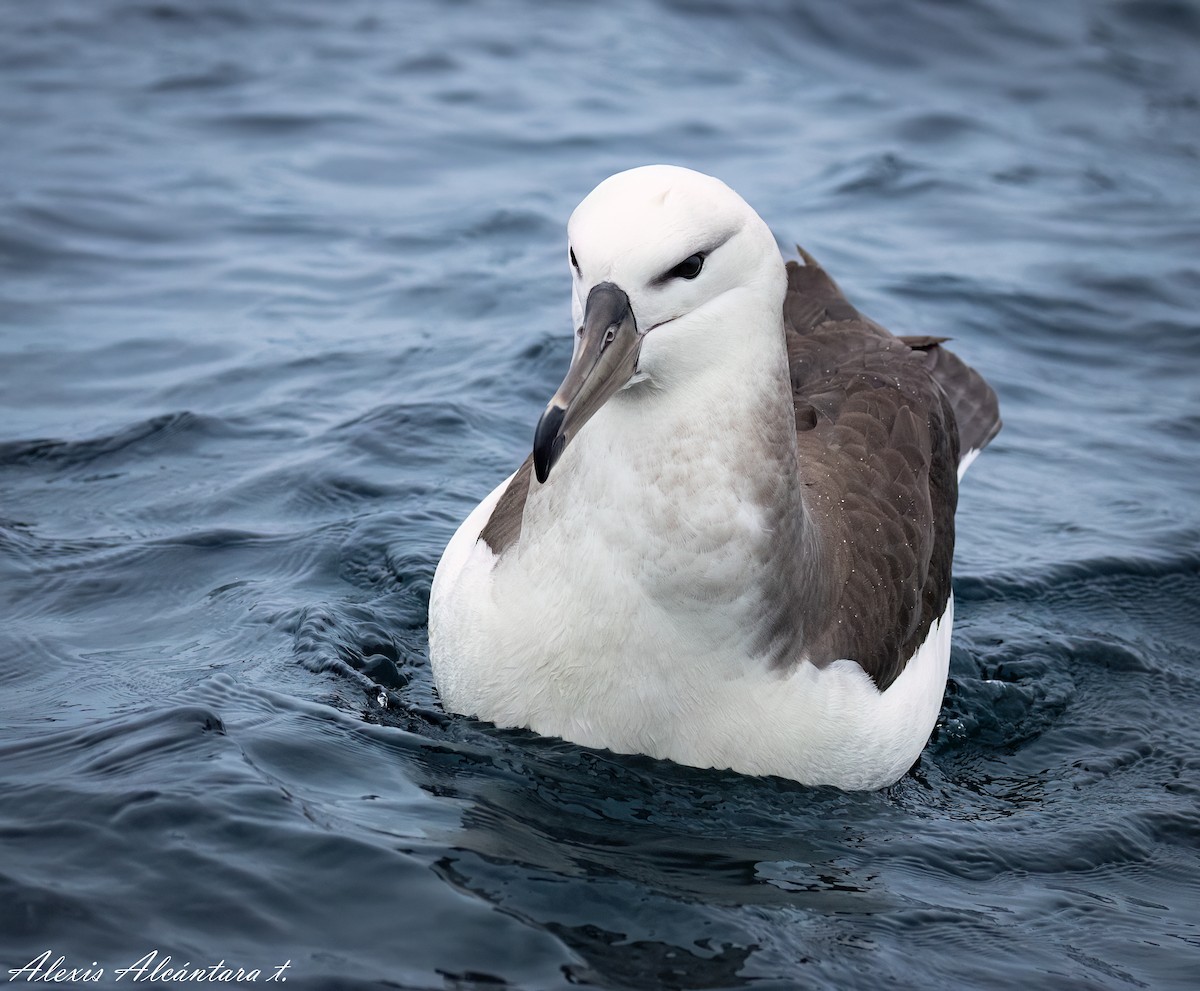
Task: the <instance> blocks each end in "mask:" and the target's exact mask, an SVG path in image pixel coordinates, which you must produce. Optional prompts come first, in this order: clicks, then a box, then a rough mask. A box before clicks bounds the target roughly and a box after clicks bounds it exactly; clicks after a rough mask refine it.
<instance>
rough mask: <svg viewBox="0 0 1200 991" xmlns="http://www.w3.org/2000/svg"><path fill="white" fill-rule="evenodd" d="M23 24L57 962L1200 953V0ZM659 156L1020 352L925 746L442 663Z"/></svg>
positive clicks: (46, 910)
mask: <svg viewBox="0 0 1200 991" xmlns="http://www.w3.org/2000/svg"><path fill="white" fill-rule="evenodd" d="M0 27H2V30H0V128H2V130H0V134H2V137H0V409H2V413H0V620H2V622H0V966H2V969H0V983H6V982H7V983H10V984H12V985H14V986H16V985H18V984H25V982H26V980H27V978H29V977H30V976H31V975H32V973H33V970H32V968H26V965H27V964H28V963H29V962H30V961H34V960H38V959H41V960H42V963H43V964H44V965H45V968H46V969H51V968H52V965H53V964H54V961H55V960H56V959H57V958H59V957H61V958H62V963H61V964H59V967H60V968H61V969H62V970H63V971H64V972H66V971H69V970H70V969H75V970H76V974H75V975H74V977H71V976H70V975H69V973H68V974H66V975H65V976H66V977H67V979H66V981H65V982H63V983H62V984H60V986H71V985H72V984H74V985H75V986H89V987H94V986H112V987H119V986H124V985H126V984H134V983H144V984H150V983H151V981H150V975H151V974H152V973H153V966H154V965H157V964H162V963H163V960H164V958H166V957H167V956H170V958H171V962H170V963H169V964H166V965H165V966H166V967H167V968H180V967H184V966H185V965H186V967H187V968H190V969H191V970H200V969H204V970H205V972H206V973H207V972H208V971H207V968H210V967H214V965H218V964H220V963H221V962H222V961H224V965H225V967H227V968H231V970H230V973H231V975H232V976H234V977H236V968H239V967H240V968H242V970H243V971H244V972H245V974H244V975H243V980H242V981H241V985H242V986H246V987H250V986H263V985H265V984H267V982H268V979H269V978H271V977H272V976H274V975H278V976H280V977H286V978H287V982H288V983H287V986H288V987H290V988H302V989H303V988H312V989H323V988H383V987H392V988H395V987H400V988H497V987H512V988H520V989H541V988H562V987H566V986H568V985H582V986H596V987H605V988H647V989H652V988H734V987H740V986H745V985H752V986H755V987H758V988H792V987H804V988H809V987H811V988H836V989H847V988H872V989H873V988H878V987H885V986H886V987H898V988H920V989H922V991H928V989H930V988H947V989H949V988H954V989H958V988H1011V987H1038V988H1040V987H1047V988H1049V987H1053V988H1088V989H1090V988H1154V989H1158V988H1185V987H1195V986H1196V982H1197V979H1198V978H1197V975H1198V974H1200V802H1198V798H1200V719H1197V711H1198V707H1200V468H1198V465H1200V317H1198V314H1200V57H1197V51H1198V50H1200V6H1198V5H1197V4H1196V3H1194V2H1186V0H1142V2H1137V0H1126V2H1113V0H1093V2H1084V0H1065V2H1062V3H1033V2H1027V3H1018V2H1002V0H966V2H962V3H947V2H939V0H904V2H883V0H854V2H849V3H841V4H832V3H830V4H817V3H799V2H796V3H789V2H783V0H765V2H762V3H756V4H752V5H751V4H738V3H734V2H732V0H728V2H721V0H696V2H686V3H685V2H673V0H614V2H610V3H606V4H593V5H582V4H572V3H565V2H563V3H545V4H542V3H533V2H528V3H521V2H516V0H454V2H432V0H430V2H416V0H412V2H393V3H386V2H368V0H341V2H338V3H323V2H318V0H310V2H284V0H258V2H253V3H252V2H250V0H196V2H191V0H158V2H149V0H148V2H134V0H38V2H26V3H20V2H9V3H6V4H4V5H3V6H2V7H0ZM655 161H669V162H676V163H680V164H685V165H689V166H692V167H694V168H699V169H702V170H705V171H708V172H711V173H713V174H716V175H719V176H721V177H722V178H723V179H725V180H726V181H727V182H729V183H730V184H731V185H732V186H733V187H734V188H736V189H738V190H739V191H740V192H741V193H742V194H743V195H744V196H745V197H746V198H747V199H748V200H749V201H750V202H751V204H752V205H754V206H755V207H756V208H757V209H758V210H759V212H760V213H761V214H762V215H763V216H764V218H766V219H767V221H768V222H769V223H770V224H771V225H772V227H773V229H774V230H775V231H776V233H777V235H778V237H779V239H780V242H781V244H782V245H783V246H784V247H785V248H787V247H789V246H790V245H791V244H794V243H797V242H798V243H801V244H803V245H804V246H805V247H806V248H807V249H808V250H810V251H811V252H813V253H814V254H815V255H816V256H817V257H818V258H820V259H821V260H822V261H823V262H824V263H825V264H826V265H827V267H828V268H829V269H830V271H831V273H832V274H833V275H834V276H835V278H837V279H838V280H839V281H840V282H841V284H842V285H843V287H844V288H845V289H846V290H847V292H848V294H849V295H850V296H851V298H852V299H853V301H854V302H856V303H857V304H858V305H859V306H860V308H862V309H863V310H864V311H866V312H868V313H869V314H871V315H872V316H874V317H875V318H876V319H878V320H880V321H882V322H883V323H884V324H886V325H887V326H889V327H891V328H892V329H893V330H895V331H896V332H898V333H911V334H937V335H944V336H951V337H953V338H954V344H953V345H952V346H953V347H954V348H955V349H956V350H957V352H958V353H959V354H960V355H962V356H963V357H964V358H965V359H966V360H968V361H969V362H971V363H972V364H974V365H975V366H976V367H977V368H979V369H980V370H981V371H983V372H984V374H985V375H986V376H987V377H988V378H989V380H990V381H991V382H992V383H993V384H994V385H995V387H996V388H997V390H998V392H999V394H1000V396H1001V402H1002V406H1003V414H1004V418H1005V422H1006V426H1005V430H1004V432H1003V433H1002V434H1001V435H1000V437H999V438H998V439H997V440H996V442H995V443H994V444H993V446H992V447H991V448H990V449H989V450H988V451H986V452H985V453H984V455H983V456H982V457H981V458H980V459H979V460H978V461H977V462H976V463H975V465H974V466H973V467H972V469H971V471H970V472H969V474H968V476H967V478H966V480H965V482H964V485H963V489H962V495H961V500H960V509H959V515H958V522H959V541H958V558H957V561H956V579H955V590H956V595H957V619H958V624H957V628H956V634H955V636H956V639H955V647H954V653H953V659H952V664H951V678H950V684H949V686H948V689H947V695H946V702H945V707H944V710H943V714H942V718H941V720H940V722H939V725H938V727H937V730H936V732H935V735H934V738H933V741H932V742H931V745H930V747H929V748H928V750H927V751H926V753H925V754H924V756H923V757H922V759H921V761H920V763H919V764H918V766H917V767H916V768H915V769H914V771H913V772H912V773H911V774H910V775H909V776H907V777H905V778H904V779H902V780H901V781H900V782H899V783H898V784H897V785H895V786H894V787H892V788H890V789H887V790H885V791H882V792H878V793H872V794H842V793H839V792H836V791H833V790H829V789H809V788H803V787H800V786H798V785H795V784H791V783H788V782H784V781H779V780H773V779H766V780H759V779H752V778H746V777H740V776H738V775H735V774H731V773H725V772H717V771H703V770H696V769H688V768H681V767H677V766H674V765H671V764H668V763H661V762H655V761H652V760H649V759H646V758H639V757H624V756H616V755H613V754H610V753H605V752H597V751H591V750H586V749H582V748H579V747H575V746H572V745H569V744H565V743H563V742H561V741H557V740H548V739H540V738H537V737H535V736H533V735H531V734H528V733H524V732H515V731H499V730H496V729H495V728H493V727H490V726H488V725H485V724H480V723H476V722H473V721H471V720H467V719H461V718H447V717H445V716H444V715H443V714H442V713H441V711H440V709H439V707H438V703H437V699H436V694H435V692H434V689H433V685H432V680H431V678H430V674H429V667H428V661H427V636H426V625H425V624H426V606H427V599H428V593H429V585H430V581H431V578H432V575H433V570H434V567H435V565H436V562H437V560H438V557H439V555H440V553H441V550H442V548H443V547H444V545H445V543H446V541H447V540H448V539H449V537H450V535H451V533H452V532H453V530H454V528H455V527H456V525H457V523H458V522H459V521H460V520H461V519H462V518H463V517H464V516H465V515H466V513H467V512H468V511H469V510H470V508H471V507H472V506H474V504H475V503H476V502H477V501H478V500H479V499H480V498H482V496H483V495H484V494H485V493H487V492H488V491H489V490H490V489H491V488H492V487H493V485H495V484H496V483H497V482H498V481H499V480H500V479H501V478H503V477H504V476H505V475H506V474H507V473H508V472H509V471H511V470H512V468H513V467H514V466H515V465H517V464H518V463H519V461H520V460H521V459H522V458H523V457H524V455H525V454H526V453H527V451H528V449H529V445H530V441H531V436H532V430H533V425H534V423H535V422H536V419H537V416H538V414H539V412H540V410H541V408H542V406H543V404H544V403H545V401H546V400H547V398H548V397H549V395H550V394H551V393H552V392H553V390H554V388H555V387H556V385H557V383H558V381H559V380H560V378H561V376H562V374H563V372H564V370H565V367H566V364H567V360H568V357H569V354H570V347H571V345H570V323H569V320H570V317H569V308H568V286H569V278H568V272H567V267H566V262H565V260H564V253H565V252H564V246H565V239H564V233H563V231H564V224H565V221H566V218H567V216H568V215H569V213H570V211H571V209H572V208H573V207H574V205H575V204H576V203H577V202H578V200H579V199H581V198H582V197H583V196H584V195H585V194H586V193H587V192H588V191H589V190H590V189H591V188H592V186H594V185H595V183H596V182H598V181H599V180H600V179H602V178H603V177H605V176H606V175H608V174H610V173H612V172H614V171H617V170H619V169H622V168H626V167H630V166H633V165H638V164H643V163H646V162H655ZM47 951H49V955H48V956H47V957H45V958H43V957H42V955H43V954H44V953H47ZM139 961H140V962H141V963H139ZM284 965H287V966H286V970H278V969H277V968H281V967H283V966H284ZM139 967H141V968H142V969H140V970H139V969H137V968H139ZM13 971H16V974H15V975H14V974H13V973H11V972H13ZM101 971H102V973H100V972H101ZM122 971H124V976H123V977H121V972H122ZM255 971H258V972H259V973H258V975H257V980H253V979H252V978H254V977H255V974H254V972H255ZM85 972H87V973H85ZM42 973H44V971H43V972H42ZM89 973H90V976H93V977H96V978H98V981H97V982H96V983H87V984H84V979H85V978H86V977H87V976H89ZM167 973H168V971H167V970H160V971H159V972H158V976H159V977H160V978H161V977H163V976H166V975H167ZM212 973H213V974H214V975H215V976H214V977H213V978H211V979H210V982H211V981H212V980H215V979H216V978H217V977H221V976H223V972H222V971H220V969H219V968H218V969H216V970H214V971H213V972H212ZM60 976H62V975H60ZM184 976H188V975H187V973H186V972H185V973H184ZM118 977H121V979H120V980H118ZM139 979H140V980H139ZM273 983H276V984H278V983H280V982H273ZM43 986H44V985H43ZM182 986H200V981H199V980H198V979H197V980H194V981H192V982H189V983H186V984H183V985H182ZM226 986H229V983H228V982H227V983H226Z"/></svg>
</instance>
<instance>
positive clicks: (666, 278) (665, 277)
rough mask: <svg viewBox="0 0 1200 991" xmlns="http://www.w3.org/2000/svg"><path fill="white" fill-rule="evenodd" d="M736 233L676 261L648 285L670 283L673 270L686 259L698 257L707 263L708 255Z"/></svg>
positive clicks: (733, 232) (729, 234)
mask: <svg viewBox="0 0 1200 991" xmlns="http://www.w3.org/2000/svg"><path fill="white" fill-rule="evenodd" d="M736 233H737V231H730V232H729V233H728V234H726V235H725V236H724V237H721V238H718V239H717V240H716V241H715V242H713V243H712V244H711V246H710V247H707V248H700V249H698V250H696V251H693V252H692V253H691V254H690V255H687V256H685V257H684V258H681V259H679V261H677V262H676V263H675V264H674V265H672V266H671V267H670V268H669V269H667V270H666V271H665V272H663V274H662V275H660V276H659V277H658V278H657V279H655V280H654V281H653V282H651V283H650V285H652V286H662V285H666V283H668V282H670V281H671V273H672V272H674V271H675V269H676V268H678V267H679V266H680V265H682V264H683V263H684V262H685V261H687V260H688V258H691V257H692V255H699V256H700V257H701V258H703V259H704V260H706V261H707V260H708V256H709V255H711V254H712V253H713V252H714V251H716V250H717V249H718V248H720V247H721V246H722V245H723V244H724V243H725V242H726V241H728V240H729V239H730V238H731V237H733V235H734V234H736Z"/></svg>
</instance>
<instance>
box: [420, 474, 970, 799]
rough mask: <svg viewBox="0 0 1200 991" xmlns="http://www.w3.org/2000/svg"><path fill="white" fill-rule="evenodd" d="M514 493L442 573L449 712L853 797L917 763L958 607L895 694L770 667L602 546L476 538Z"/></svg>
mask: <svg viewBox="0 0 1200 991" xmlns="http://www.w3.org/2000/svg"><path fill="white" fill-rule="evenodd" d="M507 484H508V482H507V481H506V482H505V483H504V484H503V485H501V486H500V487H498V488H497V489H496V491H494V492H493V493H492V494H491V495H490V496H489V497H488V499H486V500H485V501H484V502H483V503H482V504H480V506H479V507H478V508H477V509H476V510H475V512H473V513H472V514H471V516H470V517H469V518H468V519H467V520H466V522H464V523H463V525H462V527H460V528H459V531H458V532H457V533H456V534H455V536H454V538H453V539H452V540H451V542H450V545H449V546H448V547H447V549H446V553H445V554H444V555H443V557H442V560H441V562H440V564H439V565H438V569H437V573H436V575H435V576H434V582H433V588H432V591H431V595H430V624H429V631H430V660H431V664H432V667H433V674H434V679H435V681H436V683H437V686H438V691H439V693H440V694H441V698H442V702H443V704H444V705H445V707H446V708H447V709H448V710H450V711H452V712H458V713H462V714H464V715H471V716H475V717H478V718H480V719H484V720H487V721H490V722H494V723H496V724H497V725H500V726H512V727H527V728H529V729H532V730H534V731H535V732H538V733H541V734H543V735H547V736H559V737H563V738H565V739H567V740H571V741H573V742H575V743H579V744H582V745H585V746H591V747H601V748H608V749H611V750H614V751H617V752H621V753H644V754H648V755H650V756H653V757H658V758H665V759H670V760H674V761H677V762H679V763H682V764H689V765H693V766H697V767H720V768H730V769H732V770H735V771H740V772H742V773H746V774H775V775H780V776H782V777H787V778H792V779H795V780H798V781H801V782H803V783H806V784H812V785H817V784H829V785H835V786H837V787H840V788H847V789H871V788H879V787H883V786H884V785H888V784H891V783H892V782H894V781H895V780H897V779H898V778H899V777H900V776H901V775H902V774H904V772H905V771H906V770H908V768H909V767H910V766H911V765H912V764H913V762H914V761H916V759H917V757H918V756H919V755H920V753H921V750H922V749H923V748H924V746H925V743H926V741H927V740H928V737H929V734H930V732H931V731H932V729H933V726H934V723H935V722H936V720H937V715H938V712H939V710H940V708H941V702H942V695H943V691H944V688H945V683H946V673H947V668H948V664H949V657H950V629H951V625H952V622H953V600H950V601H949V602H948V603H947V607H946V612H945V613H944V615H943V616H942V617H941V618H940V619H939V621H938V622H936V623H935V624H934V625H933V626H932V627H931V629H930V633H929V637H928V639H927V640H926V642H925V643H924V644H923V645H922V646H921V647H920V648H919V649H918V650H917V651H916V653H915V654H914V656H913V657H912V659H911V660H910V661H909V662H908V664H907V666H906V667H905V669H904V671H903V672H902V673H901V675H900V676H899V677H898V678H897V679H896V680H895V681H894V682H893V683H892V685H891V686H890V687H889V688H888V689H887V691H885V692H880V691H878V690H877V689H876V688H875V685H874V683H873V682H872V681H871V680H870V678H869V677H867V675H866V674H865V673H864V672H863V670H862V668H860V667H859V666H858V664H856V663H855V662H853V661H851V660H842V661H835V662H834V663H832V664H830V665H827V666H826V667H824V668H817V667H815V666H814V665H812V664H809V663H806V662H800V663H798V664H796V665H794V666H793V667H792V668H791V669H790V670H786V671H785V670H777V669H772V668H771V667H770V665H769V664H767V662H765V661H763V660H761V659H757V658H752V657H750V656H749V653H748V651H747V650H746V649H742V648H741V647H740V646H739V641H738V640H737V638H736V637H735V638H732V639H731V638H730V637H728V636H714V630H715V629H716V624H718V623H719V622H720V619H721V617H720V616H714V615H708V614H705V613H703V612H701V611H697V610H695V609H692V610H687V609H685V610H683V611H680V610H679V609H677V608H675V607H674V604H673V603H671V602H664V601H661V600H655V599H654V598H653V597H649V596H647V595H646V592H645V589H644V588H643V587H642V586H641V585H640V584H639V583H638V581H637V578H636V574H637V572H636V563H635V562H633V561H631V560H615V559H614V556H613V552H612V551H611V550H609V549H607V548H605V547H602V546H601V545H599V544H598V543H597V544H590V545H587V544H585V545H583V546H580V544H578V543H576V544H575V545H574V546H571V545H567V546H564V544H563V542H562V540H558V541H555V540H533V539H530V537H529V534H528V533H526V534H523V535H522V540H521V541H520V542H519V544H518V545H517V547H516V548H515V549H512V550H509V551H508V552H507V553H505V555H504V556H503V557H502V558H497V557H496V555H494V554H493V553H492V551H491V549H490V548H489V547H488V546H487V545H486V544H485V543H484V542H482V541H480V540H479V539H478V534H479V532H480V530H481V529H482V527H483V525H484V523H485V522H486V521H487V519H488V517H489V516H490V514H491V511H492V507H493V506H494V505H495V503H496V501H497V500H498V499H499V496H500V493H502V492H503V490H504V488H505V487H506V486H507ZM576 536H578V535H576ZM564 539H568V538H567V537H564ZM580 539H583V538H580ZM618 553H619V551H618ZM730 578H731V581H734V582H736V580H737V575H736V573H733V574H731V576H730ZM732 587H734V588H736V587H738V586H737V585H734V586H732ZM715 643H720V646H719V647H714V644H715Z"/></svg>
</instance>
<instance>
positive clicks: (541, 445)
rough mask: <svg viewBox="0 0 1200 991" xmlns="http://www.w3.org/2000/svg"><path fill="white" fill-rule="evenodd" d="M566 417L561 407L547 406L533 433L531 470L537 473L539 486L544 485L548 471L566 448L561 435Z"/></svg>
mask: <svg viewBox="0 0 1200 991" xmlns="http://www.w3.org/2000/svg"><path fill="white" fill-rule="evenodd" d="M566 415H567V411H566V410H565V409H563V408H562V407H561V406H556V405H550V406H547V407H546V412H544V413H543V414H542V417H541V419H540V420H538V425H537V429H536V430H535V431H534V432H533V470H534V471H535V472H536V473H537V480H538V483H539V484H544V483H545V481H546V479H547V478H549V477H550V469H551V468H553V467H554V463H555V462H556V461H558V458H559V455H561V454H562V452H563V448H564V447H566V446H567V442H566V438H564V437H563V435H562V422H563V418H564V417H565V416H566Z"/></svg>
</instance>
